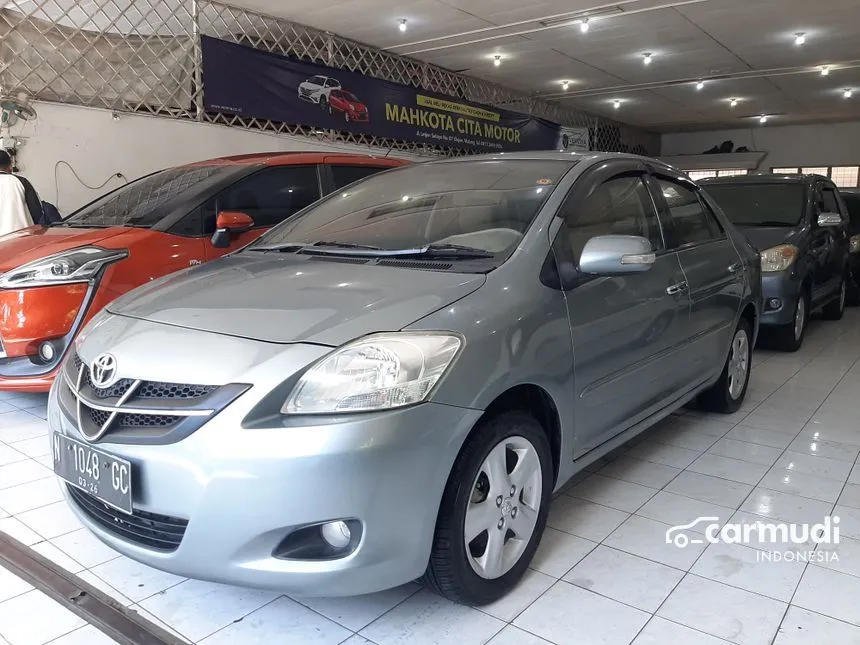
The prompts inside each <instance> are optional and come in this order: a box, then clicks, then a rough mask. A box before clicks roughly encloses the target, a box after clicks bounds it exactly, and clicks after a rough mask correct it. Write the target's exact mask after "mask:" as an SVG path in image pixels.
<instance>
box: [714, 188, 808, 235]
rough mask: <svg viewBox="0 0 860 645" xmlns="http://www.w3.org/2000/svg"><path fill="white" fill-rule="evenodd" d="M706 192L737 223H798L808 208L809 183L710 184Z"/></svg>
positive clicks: (771, 224)
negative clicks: (805, 184) (807, 188)
mask: <svg viewBox="0 0 860 645" xmlns="http://www.w3.org/2000/svg"><path fill="white" fill-rule="evenodd" d="M704 188H705V191H706V192H707V193H708V195H710V196H711V197H712V198H713V199H714V201H715V202H717V204H718V205H719V207H720V208H721V209H723V212H724V213H725V214H726V217H728V218H729V221H731V222H732V223H733V224H736V225H738V226H788V227H791V226H796V225H797V224H798V222H800V220H801V218H802V217H803V212H804V209H805V208H806V186H804V185H803V184H799V183H790V184H789V183H779V184H776V183H774V184H741V183H738V184H708V185H706V186H705V187H704Z"/></svg>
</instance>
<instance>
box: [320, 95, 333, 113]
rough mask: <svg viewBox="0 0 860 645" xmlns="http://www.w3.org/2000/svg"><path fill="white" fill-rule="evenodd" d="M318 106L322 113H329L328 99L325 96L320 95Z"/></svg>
mask: <svg viewBox="0 0 860 645" xmlns="http://www.w3.org/2000/svg"><path fill="white" fill-rule="evenodd" d="M319 104H320V109H321V110H322V111H323V112H330V110H331V108H330V107H329V103H328V99H327V98H326V97H325V94H320V98H319Z"/></svg>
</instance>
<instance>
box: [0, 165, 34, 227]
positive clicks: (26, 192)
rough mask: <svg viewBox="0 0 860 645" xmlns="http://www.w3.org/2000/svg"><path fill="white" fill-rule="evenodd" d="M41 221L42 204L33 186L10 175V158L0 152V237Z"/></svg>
mask: <svg viewBox="0 0 860 645" xmlns="http://www.w3.org/2000/svg"><path fill="white" fill-rule="evenodd" d="M41 219H42V202H41V200H40V199H39V196H38V194H37V193H36V190H35V189H34V188H33V185H32V184H31V183H30V182H29V181H27V180H26V179H24V178H23V177H19V176H17V175H13V174H12V158H11V157H10V156H9V153H8V152H6V151H5V150H0V235H6V234H7V233H12V232H14V231H18V230H20V229H22V228H26V227H28V226H33V224H34V223H35V222H38V221H41Z"/></svg>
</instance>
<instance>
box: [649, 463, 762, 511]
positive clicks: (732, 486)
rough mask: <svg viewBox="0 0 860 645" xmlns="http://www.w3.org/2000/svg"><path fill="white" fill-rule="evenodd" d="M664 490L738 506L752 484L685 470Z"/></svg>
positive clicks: (719, 503)
mask: <svg viewBox="0 0 860 645" xmlns="http://www.w3.org/2000/svg"><path fill="white" fill-rule="evenodd" d="M666 490H667V491H669V492H670V493H677V494H678V495H684V496H686V497H692V498H693V499H698V500H701V501H703V502H709V503H711V504H717V505H718V506H725V507H726V508H738V506H740V505H741V502H743V501H744V499H745V498H746V496H747V495H749V494H750V491H751V490H752V486H750V485H748V484H741V483H739V482H734V481H729V480H727V479H722V478H720V477H712V476H710V475H702V474H700V473H693V472H690V471H687V470H685V471H684V472H682V473H681V474H680V475H678V476H677V477H676V478H675V479H673V480H672V481H671V482H669V484H668V485H667V486H666Z"/></svg>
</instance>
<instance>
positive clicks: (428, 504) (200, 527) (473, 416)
mask: <svg viewBox="0 0 860 645" xmlns="http://www.w3.org/2000/svg"><path fill="white" fill-rule="evenodd" d="M136 326H138V327H150V330H149V331H150V332H152V331H153V329H152V327H153V326H152V324H151V323H143V322H141V321H137V323H136ZM156 327H161V326H156ZM160 331H162V332H163V330H160ZM165 333H167V334H168V335H170V336H171V337H172V340H171V341H170V342H168V343H167V345H170V346H174V343H176V344H177V345H182V344H186V350H185V353H186V354H189V353H194V352H195V351H200V352H206V351H208V350H206V349H205V346H206V343H205V342H204V343H201V342H200V334H199V332H190V331H187V330H181V329H177V328H173V329H170V330H169V331H167V332H165ZM192 334H193V335H194V336H195V340H196V341H197V342H196V346H197V347H198V348H200V349H199V350H195V349H194V348H193V347H191V346H189V345H188V344H187V343H186V341H187V337H188V336H190V335H192ZM143 335H144V336H146V335H147V334H146V333H144V334H143ZM150 335H151V333H150ZM162 335H163V334H162ZM100 336H101V337H104V334H102V335H100ZM108 336H110V334H108ZM209 336H210V337H215V338H217V339H218V342H221V343H228V344H231V345H233V347H234V349H235V350H236V351H237V354H236V355H237V356H238V355H245V356H248V355H249V354H248V353H247V352H252V354H250V355H254V354H256V355H258V356H261V355H266V356H269V357H271V356H272V354H273V353H276V352H280V353H279V355H278V356H276V357H274V358H269V359H267V360H266V363H268V365H267V368H266V372H267V373H272V369H271V368H272V367H273V364H274V363H278V364H280V367H283V368H287V366H288V365H289V364H290V363H293V364H292V368H291V371H280V370H276V371H277V372H280V375H279V376H278V379H279V380H283V378H284V377H285V375H286V376H288V375H289V374H290V373H292V372H295V371H296V369H297V368H301V367H303V366H304V365H306V364H307V362H308V358H310V357H311V356H312V355H314V354H318V355H323V354H325V353H326V352H327V351H328V350H327V349H326V348H320V347H309V346H303V345H292V346H287V347H286V348H285V347H284V346H273V345H268V344H265V343H259V342H255V341H247V340H242V339H236V338H229V339H228V338H225V337H216V336H215V335H209ZM183 337H185V338H183ZM264 345H265V347H263V346H264ZM254 350H255V351H254ZM98 351H101V350H98ZM112 351H113V353H114V354H115V355H116V356H117V359H118V361H120V362H122V361H123V360H124V358H125V356H124V354H125V352H124V348H123V345H122V344H120V345H119V346H117V347H116V348H115V349H113V350H112ZM86 352H87V347H86V342H85V343H84V347H83V348H82V354H85V356H86V357H88V358H89V359H90V360H91V358H92V356H89V355H87V354H86ZM209 356H210V360H211V354H210V355H209ZM298 357H301V358H300V360H299V361H298V362H303V364H301V365H298V364H297V360H296V359H298ZM181 362H182V363H183V364H184V360H182V361H181ZM167 369H170V368H167ZM216 371H217V370H216ZM254 372H259V368H251V369H250V370H245V380H244V382H254V383H255V386H254V387H252V388H251V389H250V390H248V391H247V392H246V393H245V394H244V395H242V396H241V397H240V398H239V399H238V400H236V401H235V402H234V403H233V404H232V405H230V406H228V407H227V408H226V409H225V410H223V411H222V412H221V413H220V414H218V415H217V416H215V417H214V418H212V419H211V420H210V421H209V422H208V423H206V425H204V426H203V427H202V428H200V429H199V430H198V431H197V432H195V433H194V434H192V435H191V436H189V437H187V438H186V439H183V440H182V441H179V442H178V443H174V444H170V445H157V446H141V445H125V444H122V445H120V444H112V443H110V439H109V437H107V438H106V440H105V441H103V442H102V443H99V445H98V447H99V448H100V449H103V450H106V451H107V452H110V453H112V454H116V455H118V456H121V457H123V458H125V459H128V460H129V461H130V462H131V463H132V468H133V473H134V508H135V511H144V512H146V513H155V514H158V515H163V516H169V517H172V518H180V519H184V520H187V521H188V524H187V527H186V529H185V533H184V536H183V537H182V539H181V542H180V543H179V546H178V548H176V550H174V551H172V552H167V551H161V550H157V549H153V548H148V547H145V546H142V545H141V544H140V543H136V542H134V541H130V540H128V539H125V538H122V537H120V536H119V535H118V534H117V533H115V532H113V531H110V530H107V529H105V528H104V527H103V525H102V524H99V523H98V522H96V521H94V520H93V518H92V517H91V516H90V515H88V514H87V513H86V512H85V511H83V510H82V508H81V506H79V505H78V503H77V502H75V501H74V500H72V499H69V504H70V505H71V507H72V508H73V510H74V511H75V512H76V514H77V515H78V516H79V517H80V519H81V521H82V522H83V523H84V524H85V525H86V526H87V527H88V528H89V529H90V530H91V531H92V532H93V533H95V534H96V535H97V536H98V537H99V538H100V539H101V540H102V541H103V542H105V543H107V544H108V545H110V546H111V547H113V548H115V549H116V550H117V551H120V552H121V553H124V554H125V555H127V556H129V557H131V558H133V559H135V560H138V561H140V562H143V563H145V564H148V565H150V566H153V567H156V568H159V569H163V570H165V571H169V572H171V573H175V574H177V575H181V576H187V577H191V578H199V579H204V580H210V581H213V582H221V583H228V584H237V585H242V586H250V587H257V588H266V589H273V590H277V591H282V592H287V593H292V594H297V595H323V596H333V595H354V594H362V593H369V592H373V591H378V590H381V589H386V588H390V587H393V586H397V585H399V584H403V583H405V582H408V581H410V580H413V579H415V578H417V577H419V576H420V575H421V574H423V573H424V570H425V569H426V566H427V562H428V559H429V554H430V549H431V545H432V539H433V533H434V529H435V523H436V517H437V513H438V509H439V503H440V500H441V498H442V494H443V491H444V488H445V485H446V482H447V478H448V475H449V473H450V470H451V467H452V465H453V462H454V460H455V458H456V456H457V454H458V452H459V450H460V447H461V445H462V442H463V441H464V439H465V437H466V436H467V435H468V433H469V431H470V430H471V428H472V427H473V425H474V423H475V422H476V421H477V420H478V418H479V417H480V414H481V412H480V411H477V410H470V409H463V408H457V407H452V406H447V405H442V404H434V403H425V404H422V405H417V406H414V407H411V408H405V409H401V410H393V411H387V412H380V413H366V414H357V415H348V416H327V417H303V418H295V419H288V420H287V421H286V422H281V421H277V422H276V421H272V422H270V423H269V427H254V428H253V429H248V428H243V427H242V421H243V419H244V418H245V417H246V415H247V414H248V413H249V412H250V411H251V410H252V409H253V408H254V407H255V406H256V405H257V404H258V403H259V402H260V401H261V400H262V399H263V397H264V396H265V395H267V394H268V393H269V392H270V391H271V390H272V389H273V388H272V387H270V386H271V383H269V384H266V385H263V384H260V383H259V382H257V381H255V380H254V379H252V378H249V377H250V376H251V375H253V373H254ZM142 376H143V377H144V378H150V377H149V376H148V375H142ZM61 380H62V379H57V384H56V385H55V386H54V390H53V391H52V394H51V400H50V403H49V417H48V421H49V424H50V426H51V428H52V430H55V431H60V432H63V433H65V434H68V435H69V436H72V437H74V438H77V439H81V435H80V434H79V433H78V431H77V429H76V427H75V424H74V423H73V421H72V420H70V419H68V418H66V417H65V416H64V415H63V413H62V412H61V409H60V407H59V406H58V405H57V402H56V390H57V388H58V387H60V386H61V383H60V381H61ZM278 424H281V425H280V426H279V427H275V426H278ZM339 519H344V520H346V519H356V520H359V521H360V522H361V524H362V536H361V540H360V543H359V544H358V546H357V547H356V548H355V550H354V551H352V552H351V553H350V554H349V555H347V556H346V557H342V558H337V559H327V560H320V559H281V558H277V557H274V556H273V551H274V550H275V549H276V547H277V546H278V545H279V544H280V543H281V542H282V540H283V539H284V538H285V537H286V536H287V535H288V534H290V533H292V532H293V531H294V530H296V529H299V528H301V527H306V526H308V525H313V524H318V523H321V522H326V521H333V520H339Z"/></svg>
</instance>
